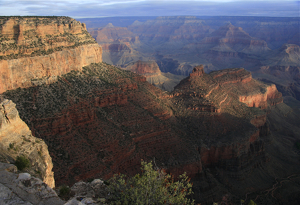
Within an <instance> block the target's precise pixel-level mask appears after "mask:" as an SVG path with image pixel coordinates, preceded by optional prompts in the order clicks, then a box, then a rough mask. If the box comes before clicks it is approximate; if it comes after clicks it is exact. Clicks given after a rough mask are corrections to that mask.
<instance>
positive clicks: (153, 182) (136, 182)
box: [108, 161, 194, 205]
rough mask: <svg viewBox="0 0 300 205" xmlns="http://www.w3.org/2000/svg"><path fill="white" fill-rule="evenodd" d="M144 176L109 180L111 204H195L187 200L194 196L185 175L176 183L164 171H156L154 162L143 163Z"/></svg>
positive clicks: (122, 176) (119, 176)
mask: <svg viewBox="0 0 300 205" xmlns="http://www.w3.org/2000/svg"><path fill="white" fill-rule="evenodd" d="M141 169H142V174H141V175H140V174H137V175H135V176H134V177H132V178H127V177H126V176H125V175H120V174H119V175H114V177H113V178H111V179H110V180H109V186H108V191H109V192H110V197H111V198H110V201H111V204H124V205H126V204H145V205H146V204H186V205H187V204H194V201H193V200H190V199H188V198H186V196H187V195H190V194H192V184H191V183H189V179H188V177H187V176H186V174H185V173H184V174H183V175H180V176H179V180H178V181H176V182H174V178H173V177H171V175H169V174H166V173H165V172H164V171H163V170H160V169H159V170H154V168H153V166H152V162H150V163H146V162H143V161H142V168H141Z"/></svg>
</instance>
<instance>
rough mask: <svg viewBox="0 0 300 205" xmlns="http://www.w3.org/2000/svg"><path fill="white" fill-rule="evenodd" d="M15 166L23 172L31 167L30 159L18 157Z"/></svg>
mask: <svg viewBox="0 0 300 205" xmlns="http://www.w3.org/2000/svg"><path fill="white" fill-rule="evenodd" d="M15 165H16V166H17V168H18V170H20V171H22V170H23V169H25V168H27V167H29V165H30V162H29V159H27V158H26V157H24V156H18V157H17V159H16V162H15Z"/></svg>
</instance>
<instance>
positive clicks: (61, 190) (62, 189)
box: [59, 185, 71, 197]
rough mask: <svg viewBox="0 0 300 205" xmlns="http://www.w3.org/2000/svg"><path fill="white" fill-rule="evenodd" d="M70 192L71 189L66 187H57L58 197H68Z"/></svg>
mask: <svg viewBox="0 0 300 205" xmlns="http://www.w3.org/2000/svg"><path fill="white" fill-rule="evenodd" d="M70 192H71V189H70V187H68V186H67V185H62V186H61V187H59V196H60V197H65V196H68V195H69V194H70Z"/></svg>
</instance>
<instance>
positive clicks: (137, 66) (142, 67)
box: [125, 61, 161, 78]
mask: <svg viewBox="0 0 300 205" xmlns="http://www.w3.org/2000/svg"><path fill="white" fill-rule="evenodd" d="M125 70H129V71H131V72H134V73H137V74H139V75H143V76H145V77H146V78H147V77H155V76H158V75H160V74H161V72H160V69H159V67H158V65H157V63H156V62H155V61H137V62H135V63H132V64H131V65H129V66H127V67H126V68H125Z"/></svg>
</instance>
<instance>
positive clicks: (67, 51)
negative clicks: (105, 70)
mask: <svg viewBox="0 0 300 205" xmlns="http://www.w3.org/2000/svg"><path fill="white" fill-rule="evenodd" d="M0 31H1V32H0V37H1V39H0V50H1V52H0V67H1V71H0V75H1V78H0V83H1V87H0V93H2V92H4V91H5V90H10V89H16V88H18V87H29V86H33V85H36V82H35V80H37V79H43V80H44V81H45V82H48V83H50V82H53V81H55V80H56V77H57V76H60V75H62V74H65V73H68V72H70V71H71V70H79V71H80V70H81V69H82V67H83V66H86V65H89V64H91V63H98V62H101V61H102V49H101V47H99V46H98V45H97V44H96V42H95V40H94V39H93V38H92V37H91V36H90V34H89V33H88V32H87V31H86V27H85V25H84V24H81V23H80V22H78V21H75V20H74V19H72V18H68V17H1V18H0Z"/></svg>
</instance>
